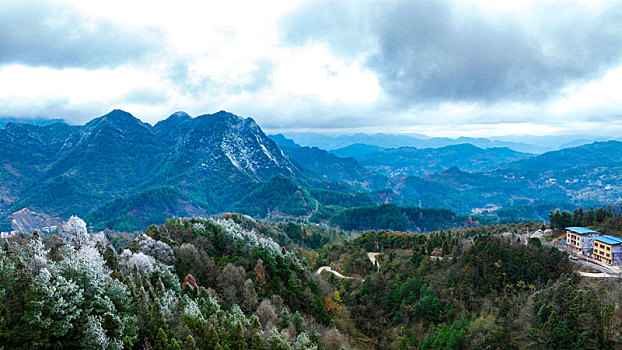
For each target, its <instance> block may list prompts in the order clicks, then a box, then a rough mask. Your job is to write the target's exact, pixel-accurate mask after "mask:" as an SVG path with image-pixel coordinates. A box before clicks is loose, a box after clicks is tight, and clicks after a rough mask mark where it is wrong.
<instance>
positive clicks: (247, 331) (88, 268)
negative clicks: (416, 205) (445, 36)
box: [0, 214, 622, 349]
mask: <svg viewBox="0 0 622 350" xmlns="http://www.w3.org/2000/svg"><path fill="white" fill-rule="evenodd" d="M526 229H527V227H526V226H524V225H523V224H521V225H505V226H490V227H481V228H471V229H461V230H452V231H437V232H433V233H429V234H415V233H404V232H399V231H369V232H366V233H364V234H362V235H358V236H352V234H351V233H346V232H345V231H340V230H336V229H332V228H324V227H322V226H318V225H314V224H302V223H295V222H280V223H262V222H258V221H255V220H253V219H250V218H249V217H245V216H241V215H237V214H230V215H225V216H223V217H215V218H210V219H171V220H168V221H167V222H166V224H164V225H161V226H151V227H149V228H148V229H147V230H146V232H145V233H141V234H134V235H128V234H118V233H113V232H105V233H98V234H88V233H87V231H86V225H85V223H84V222H83V221H82V220H80V219H78V218H77V217H73V218H72V219H70V220H69V222H67V223H66V224H65V225H63V227H62V229H61V230H60V232H59V234H58V235H40V234H38V233H35V234H33V235H18V236H16V237H14V238H11V239H10V240H7V241H5V242H4V243H3V246H2V249H0V348H2V347H3V348H4V349H14V348H16V349H31V348H41V349H45V348H49V349H58V348H86V349H121V348H134V349H195V348H196V349H244V348H248V349H339V348H340V347H344V348H361V349H373V348H376V349H384V348H394V349H398V348H399V349H472V348H479V349H487V348H488V349H560V348H564V349H590V348H594V349H595V348H599V349H615V348H619V347H620V346H622V341H621V334H620V330H621V329H622V310H621V309H620V301H621V300H622V288H621V287H620V284H619V282H613V281H607V280H600V281H595V280H585V279H583V280H582V279H580V278H579V277H578V276H577V275H575V274H574V273H573V266H572V265H571V262H569V260H568V257H567V255H566V254H565V253H563V252H561V251H559V250H557V249H556V248H552V247H548V246H546V245H543V244H542V243H541V242H540V241H539V240H530V241H529V242H528V244H524V243H523V242H522V241H521V240H519V239H518V238H517V236H515V235H513V232H518V233H521V232H524V231H526ZM532 229H533V228H532ZM369 252H375V253H379V255H377V264H376V265H373V264H372V263H371V261H370V259H369V258H368V256H367V253H369ZM320 266H331V267H332V268H333V269H335V270H337V271H340V272H342V273H343V274H345V275H347V276H349V277H352V278H349V279H342V278H337V277H335V276H333V275H330V274H327V273H324V274H322V275H321V276H319V275H316V274H315V273H314V272H315V271H316V270H317V269H318V268H319V267H320Z"/></svg>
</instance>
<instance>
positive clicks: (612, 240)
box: [594, 235, 622, 245]
mask: <svg viewBox="0 0 622 350" xmlns="http://www.w3.org/2000/svg"><path fill="white" fill-rule="evenodd" d="M594 240H595V241H599V242H602V243H605V244H609V245H618V244H622V238H618V237H616V236H611V235H604V236H598V237H596V238H594Z"/></svg>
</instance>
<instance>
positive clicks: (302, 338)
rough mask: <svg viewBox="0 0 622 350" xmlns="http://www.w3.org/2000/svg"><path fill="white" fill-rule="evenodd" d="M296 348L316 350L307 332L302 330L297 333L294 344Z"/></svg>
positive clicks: (298, 349) (299, 349)
mask: <svg viewBox="0 0 622 350" xmlns="http://www.w3.org/2000/svg"><path fill="white" fill-rule="evenodd" d="M294 349H296V350H317V345H315V344H313V342H312V341H311V339H309V336H308V335H307V333H305V332H302V333H300V334H298V338H296V343H295V344H294Z"/></svg>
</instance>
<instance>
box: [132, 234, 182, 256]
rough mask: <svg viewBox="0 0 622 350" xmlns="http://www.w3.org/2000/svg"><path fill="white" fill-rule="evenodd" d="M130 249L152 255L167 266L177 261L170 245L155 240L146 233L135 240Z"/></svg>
mask: <svg viewBox="0 0 622 350" xmlns="http://www.w3.org/2000/svg"><path fill="white" fill-rule="evenodd" d="M130 248H132V249H133V250H134V251H138V252H142V253H145V254H146V255H150V256H152V257H153V258H155V259H157V260H159V261H161V262H163V263H165V264H169V263H171V262H172V261H173V260H174V259H175V254H174V253H173V249H172V248H171V247H170V246H169V245H168V244H166V243H164V242H162V241H158V240H155V239H153V238H151V237H149V236H147V235H146V234H144V233H143V234H142V235H139V236H137V237H136V238H134V240H133V241H132V244H131V245H130Z"/></svg>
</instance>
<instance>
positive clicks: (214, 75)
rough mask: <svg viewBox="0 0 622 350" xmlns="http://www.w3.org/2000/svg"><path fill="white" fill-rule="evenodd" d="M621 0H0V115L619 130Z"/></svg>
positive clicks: (345, 130)
mask: <svg viewBox="0 0 622 350" xmlns="http://www.w3.org/2000/svg"><path fill="white" fill-rule="evenodd" d="M619 18H622V1H598V0H589V1H545V0H544V1H543V0H540V1H531V0H522V1H497V0H463V1H434V0H426V1H417V0H410V1H388V0H387V1H366V0H354V1H339V0H331V1H293V0H286V1H235V0H233V1H184V0H180V1H175V2H172V1H158V0H150V1H142V0H138V1H137V0H135V1H126V0H108V1H85V0H75V1H30V0H2V1H1V2H0V33H2V34H0V116H11V117H26V118H32V117H44V118H63V119H65V120H66V121H68V122H69V123H73V124H82V123H85V122H87V121H88V120H90V119H92V118H94V117H97V116H100V115H103V114H105V113H107V112H108V111H110V110H112V109H116V108H120V109H123V110H126V111H128V112H130V113H132V114H133V115H134V116H136V117H138V118H140V119H141V120H143V121H145V122H149V123H152V124H153V123H156V122H157V121H158V120H161V119H164V118H166V117H168V116H169V115H170V114H172V113H174V112H176V111H179V110H183V111H186V112H187V113H189V114H191V115H193V116H197V115H200V114H206V113H214V112H216V111H219V110H227V111H229V112H232V113H235V114H237V115H240V116H244V117H252V118H254V119H255V120H256V121H257V122H258V123H259V125H260V126H261V127H262V128H263V129H264V130H266V131H268V132H306V131H311V132H320V133H328V134H350V133H356V132H365V133H376V132H386V133H421V134H426V135H429V136H450V137H457V136H477V137H486V136H492V135H523V134H529V135H556V134H591V135H600V136H609V137H619V135H620V133H621V132H622V21H620V20H619Z"/></svg>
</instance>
